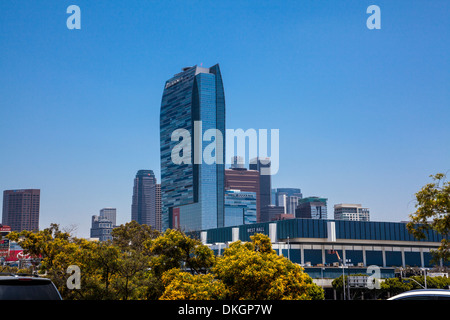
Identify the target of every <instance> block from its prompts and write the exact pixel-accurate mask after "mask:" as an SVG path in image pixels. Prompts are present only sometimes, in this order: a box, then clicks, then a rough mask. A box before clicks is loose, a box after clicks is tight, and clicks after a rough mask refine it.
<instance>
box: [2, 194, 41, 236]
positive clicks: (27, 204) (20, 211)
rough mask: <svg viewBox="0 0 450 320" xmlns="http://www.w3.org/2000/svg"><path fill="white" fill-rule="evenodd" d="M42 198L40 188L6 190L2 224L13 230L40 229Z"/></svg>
mask: <svg viewBox="0 0 450 320" xmlns="http://www.w3.org/2000/svg"><path fill="white" fill-rule="evenodd" d="M40 198H41V191H40V190H39V189H25V190H5V191H4V192H3V214H2V224H3V225H7V226H10V227H11V231H17V232H20V231H23V230H28V231H38V230H39V206H40Z"/></svg>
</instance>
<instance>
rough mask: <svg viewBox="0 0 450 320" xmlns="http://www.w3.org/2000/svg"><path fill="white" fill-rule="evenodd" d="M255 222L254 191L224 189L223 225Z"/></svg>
mask: <svg viewBox="0 0 450 320" xmlns="http://www.w3.org/2000/svg"><path fill="white" fill-rule="evenodd" d="M251 223H256V192H245V191H241V190H226V191H225V227H229V226H239V225H242V224H251Z"/></svg>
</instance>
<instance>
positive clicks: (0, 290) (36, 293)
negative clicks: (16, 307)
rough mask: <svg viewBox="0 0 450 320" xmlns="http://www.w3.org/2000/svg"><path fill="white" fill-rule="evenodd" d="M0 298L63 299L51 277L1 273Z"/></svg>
mask: <svg viewBox="0 0 450 320" xmlns="http://www.w3.org/2000/svg"><path fill="white" fill-rule="evenodd" d="M0 300H62V298H61V295H60V294H59V291H58V289H57V288H56V286H55V285H54V284H53V282H52V281H51V280H50V279H47V278H41V277H38V276H29V275H27V276H22V275H0Z"/></svg>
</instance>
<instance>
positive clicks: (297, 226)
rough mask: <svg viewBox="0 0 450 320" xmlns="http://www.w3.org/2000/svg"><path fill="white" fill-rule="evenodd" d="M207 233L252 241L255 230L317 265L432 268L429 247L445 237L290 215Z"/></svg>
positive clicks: (396, 225)
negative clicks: (285, 218)
mask: <svg viewBox="0 0 450 320" xmlns="http://www.w3.org/2000/svg"><path fill="white" fill-rule="evenodd" d="M331 225H333V227H331ZM204 232H206V237H204V238H205V239H206V241H207V243H210V244H214V243H216V242H221V243H227V242H232V241H236V240H241V241H250V237H251V236H252V235H253V234H255V233H262V234H265V235H267V236H269V237H270V238H271V240H272V243H273V248H274V249H275V250H276V251H277V252H279V254H283V255H284V256H286V257H289V258H290V259H291V260H292V261H293V262H296V263H299V264H302V265H305V266H316V267H319V266H323V267H327V266H328V267H330V266H333V265H334V264H335V263H337V262H339V260H338V256H337V254H339V257H340V258H341V259H345V261H346V264H347V265H348V266H353V267H361V266H364V267H368V266H370V265H376V266H380V267H383V268H395V267H402V266H403V267H405V266H417V267H432V266H434V265H435V262H434V261H432V254H431V251H432V250H435V249H437V248H438V247H439V245H440V242H441V240H442V236H441V235H439V234H438V233H436V232H433V231H430V232H428V234H427V237H426V238H425V239H423V240H418V239H416V238H414V237H413V236H412V235H411V234H410V233H409V232H408V230H407V228H406V223H402V222H374V221H342V220H323V219H290V220H281V221H272V222H266V223H255V224H249V225H240V226H237V227H234V228H233V227H228V228H218V229H212V230H205V231H204ZM331 233H334V235H335V236H333V235H332V234H331ZM233 235H234V236H233ZM336 253H337V254H336ZM444 264H446V265H448V263H444Z"/></svg>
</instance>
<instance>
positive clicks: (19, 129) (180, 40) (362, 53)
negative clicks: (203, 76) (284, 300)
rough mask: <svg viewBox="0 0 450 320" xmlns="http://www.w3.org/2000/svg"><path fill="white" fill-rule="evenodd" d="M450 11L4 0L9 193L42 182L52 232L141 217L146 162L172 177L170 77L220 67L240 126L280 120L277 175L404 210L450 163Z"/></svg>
mask: <svg viewBox="0 0 450 320" xmlns="http://www.w3.org/2000/svg"><path fill="white" fill-rule="evenodd" d="M73 4H74V5H78V6H79V7H80V9H81V30H69V29H68V28H67V27H66V20H67V18H68V17H69V16H70V15H69V14H67V13H66V9H67V7H68V6H69V5H73ZM372 4H375V5H378V6H379V7H380V9H381V29H380V30H369V29H368V28H367V27H366V20H367V18H368V17H369V16H370V14H367V13H366V9H367V7H368V6H369V5H372ZM449 14H450V2H449V1H447V0H433V1H428V0H421V1H409V0H408V1H400V0H396V1H392V0H389V1H387V0H370V1H366V0H353V1H317V0H305V1H298V0H295V1H285V0H277V1H265V0H258V1H253V0H249V1H242V0H239V1H235V0H223V1H216V0H204V1H193V0H175V1H173V0H159V1H151V0H145V1H144V0H140V1H137V0H127V1H113V0H96V1H87V0H70V1H67V0H45V1H44V0H32V1H31V0H22V1H12V0H2V1H0V150H1V153H0V190H6V189H25V188H39V189H41V217H40V227H41V228H45V227H48V226H49V225H50V223H52V222H55V223H59V224H60V225H61V226H62V227H68V226H72V225H76V226H77V230H78V231H77V233H76V235H77V236H80V237H88V236H89V228H90V221H91V216H92V215H93V214H98V213H99V210H100V209H102V208H104V207H115V208H117V212H118V216H117V221H118V223H125V222H128V221H130V218H131V196H132V189H133V179H134V176H135V174H136V172H137V171H138V170H139V169H152V170H154V171H155V173H156V175H157V177H158V181H159V174H160V164H159V110H160V103H161V96H162V91H163V86H164V82H165V81H166V80H167V79H169V78H170V77H171V76H173V75H174V74H175V73H177V72H179V71H180V70H181V68H182V67H185V66H191V65H195V64H197V65H200V64H203V66H206V67H209V66H212V65H213V64H216V63H219V64H220V67H221V71H222V76H223V81H224V87H225V97H226V108H227V110H226V117H227V120H226V121H227V123H226V126H227V128H231V129H238V128H242V129H244V130H246V129H249V128H254V129H279V130H280V169H279V172H278V174H277V175H275V176H274V177H273V187H298V188H301V189H302V192H303V194H304V196H321V197H326V198H328V211H329V217H331V218H332V217H333V205H334V204H337V203H361V204H362V205H363V206H366V207H369V208H370V210H371V219H372V220H374V221H404V220H407V219H408V215H409V214H410V213H412V212H414V193H415V192H417V191H418V190H419V189H420V188H421V186H423V185H424V184H425V183H427V182H429V181H430V178H429V175H430V174H434V173H437V172H444V173H447V172H450V147H449V145H450V144H449V138H450V125H449V124H450V90H449V89H450V19H449ZM2 197H3V194H0V201H1V200H2Z"/></svg>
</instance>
